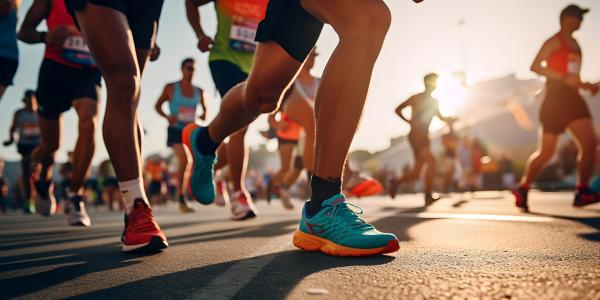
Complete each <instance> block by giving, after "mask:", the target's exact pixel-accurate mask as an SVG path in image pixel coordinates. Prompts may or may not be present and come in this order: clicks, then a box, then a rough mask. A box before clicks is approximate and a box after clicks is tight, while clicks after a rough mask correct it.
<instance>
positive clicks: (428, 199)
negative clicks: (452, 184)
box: [425, 193, 440, 206]
mask: <svg viewBox="0 0 600 300" xmlns="http://www.w3.org/2000/svg"><path fill="white" fill-rule="evenodd" d="M438 200H440V195H438V194H437V193H425V206H430V205H432V204H433V203H434V202H436V201H438Z"/></svg>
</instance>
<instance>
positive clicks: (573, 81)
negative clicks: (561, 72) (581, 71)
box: [564, 75, 582, 89]
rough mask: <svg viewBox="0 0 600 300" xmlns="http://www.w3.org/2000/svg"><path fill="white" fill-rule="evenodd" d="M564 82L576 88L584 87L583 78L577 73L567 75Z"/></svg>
mask: <svg viewBox="0 0 600 300" xmlns="http://www.w3.org/2000/svg"><path fill="white" fill-rule="evenodd" d="M564 82H565V84H566V85H568V86H570V87H573V88H576V89H578V88H581V87H582V83H581V79H580V78H579V76H577V75H567V77H566V78H565V79H564Z"/></svg>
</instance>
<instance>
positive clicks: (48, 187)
mask: <svg viewBox="0 0 600 300" xmlns="http://www.w3.org/2000/svg"><path fill="white" fill-rule="evenodd" d="M33 185H34V187H35V192H36V197H35V211H36V212H37V213H39V214H40V215H42V216H45V217H48V216H51V215H53V214H54V213H56V198H55V197H54V183H53V182H52V181H45V180H36V181H34V183H33Z"/></svg>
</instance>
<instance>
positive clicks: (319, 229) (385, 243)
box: [294, 194, 400, 256]
mask: <svg viewBox="0 0 600 300" xmlns="http://www.w3.org/2000/svg"><path fill="white" fill-rule="evenodd" d="M308 205H309V202H306V204H305V205H304V209H303V210H302V219H301V220H300V227H299V229H298V230H297V231H296V232H295V233H294V245H295V246H296V247H298V248H300V249H302V250H305V251H321V252H323V253H325V254H329V255H334V256H369V255H379V254H385V253H392V252H396V251H398V250H399V249H400V243H399V242H398V239H397V238H396V236H395V235H393V234H391V233H383V232H380V231H378V230H377V229H375V227H373V225H371V224H369V223H367V222H365V221H363V220H362V219H361V218H360V217H359V215H360V214H362V212H363V211H362V209H360V207H358V206H356V205H353V204H350V203H346V198H345V197H344V195H342V194H338V195H336V196H333V197H331V198H330V199H328V200H326V201H325V202H323V204H322V208H321V209H320V210H319V211H318V212H317V213H315V214H314V215H313V216H309V215H308ZM351 207H353V208H356V209H358V210H359V211H358V212H357V211H354V210H352V208H351Z"/></svg>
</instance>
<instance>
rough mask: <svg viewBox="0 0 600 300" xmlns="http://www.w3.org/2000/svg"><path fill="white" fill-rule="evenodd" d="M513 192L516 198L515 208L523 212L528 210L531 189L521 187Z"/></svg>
mask: <svg viewBox="0 0 600 300" xmlns="http://www.w3.org/2000/svg"><path fill="white" fill-rule="evenodd" d="M511 192H512V193H513V195H514V196H515V206H517V207H518V208H520V209H523V210H528V209H529V206H528V205H527V194H528V193H529V189H526V188H524V187H519V188H517V189H514V190H512V191H511Z"/></svg>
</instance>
